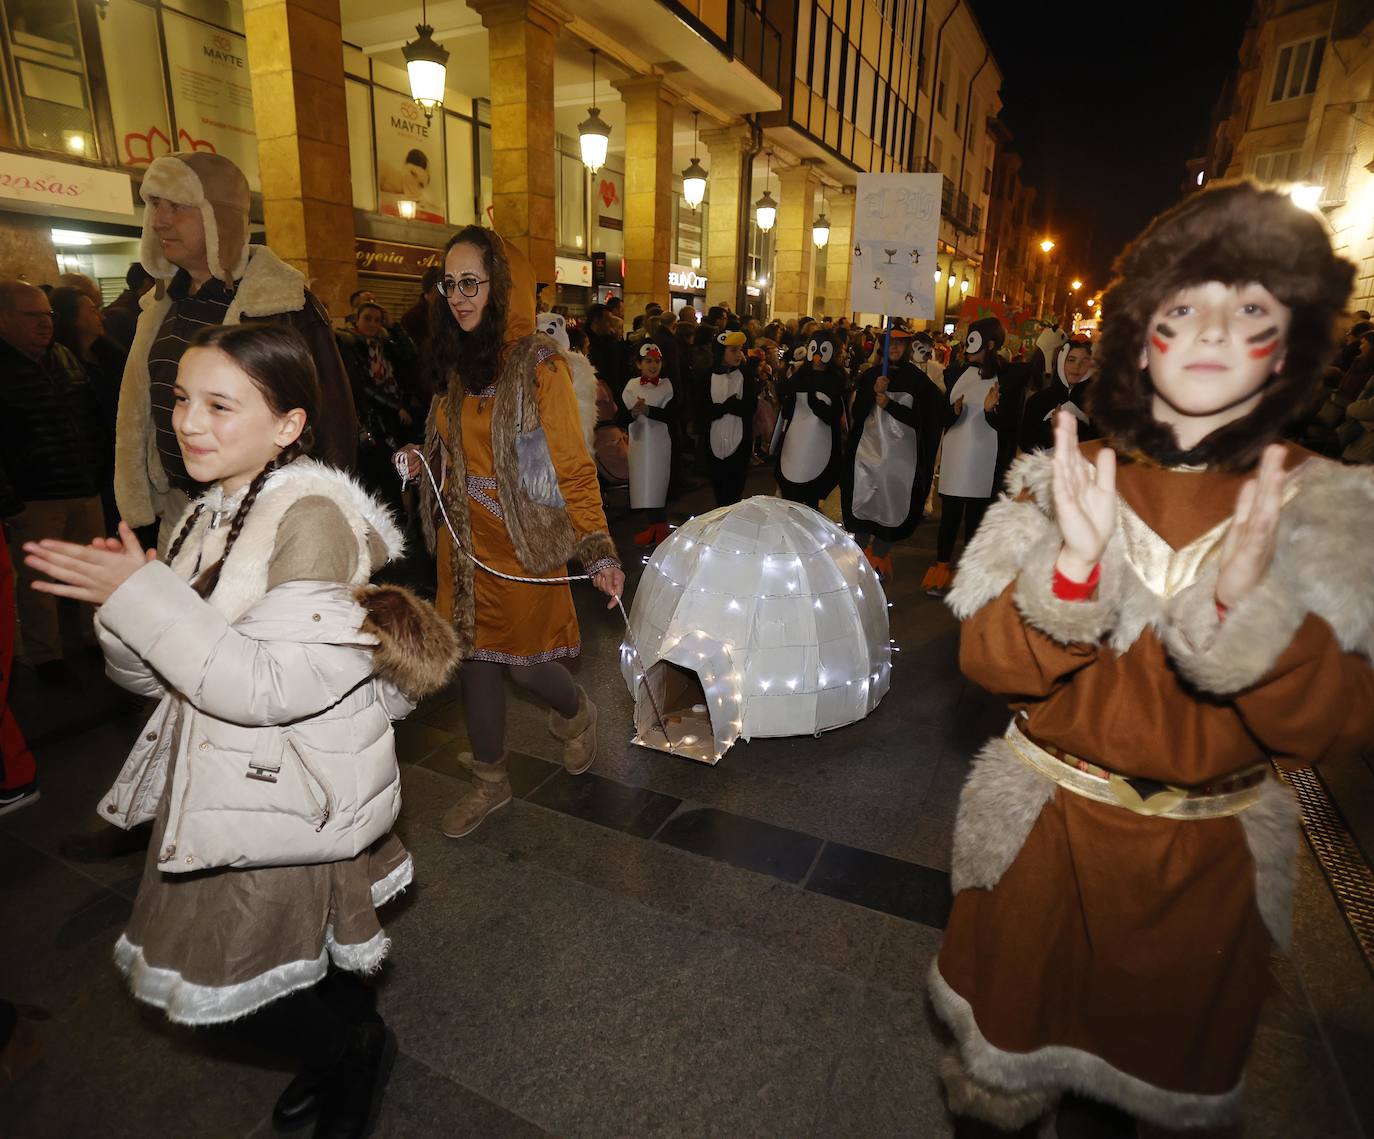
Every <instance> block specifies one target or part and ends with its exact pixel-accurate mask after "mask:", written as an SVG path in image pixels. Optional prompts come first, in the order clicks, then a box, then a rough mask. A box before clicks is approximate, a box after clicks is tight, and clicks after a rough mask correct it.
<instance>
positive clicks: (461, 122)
mask: <svg viewBox="0 0 1374 1139" xmlns="http://www.w3.org/2000/svg"><path fill="white" fill-rule="evenodd" d="M475 129H476V128H475V127H474V126H473V123H472V120H471V119H467V118H464V117H463V116H462V115H454V114H445V115H444V132H445V133H444V153H445V154H446V155H447V156H448V224H449V225H451V226H454V227H457V226H460V225H472V224H473V223H474V222H475V221H476V220H477V159H476V155H475V154H474V153H473V144H474V142H475V136H474V135H473V131H474V130H475Z"/></svg>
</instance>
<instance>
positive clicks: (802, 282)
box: [772, 158, 820, 320]
mask: <svg viewBox="0 0 1374 1139" xmlns="http://www.w3.org/2000/svg"><path fill="white" fill-rule="evenodd" d="M818 165H820V160H819V159H815V158H803V159H802V161H801V165H799V166H794V167H792V168H791V169H790V170H779V171H778V184H779V187H780V193H781V194H782V200H781V201H780V202H779V203H778V224H777V230H776V232H775V235H774V249H775V250H776V253H775V256H774V259H773V312H772V316H773V319H774V320H790V319H791V318H792V317H794V316H802V315H803V314H806V313H807V312H808V311H809V309H810V305H811V255H812V251H813V247H812V244H811V223H812V222H813V221H814V220H815V219H816V190H817V188H818V187H819V186H820V179H819V178H817V177H816V167H817V166H818Z"/></svg>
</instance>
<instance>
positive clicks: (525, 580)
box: [392, 447, 677, 755]
mask: <svg viewBox="0 0 1374 1139" xmlns="http://www.w3.org/2000/svg"><path fill="white" fill-rule="evenodd" d="M411 455H414V456H415V457H416V458H417V459H419V460H420V464H421V466H423V467H424V468H425V474H426V475H428V476H429V485H430V486H431V487H433V488H434V501H435V503H436V504H437V505H438V507H439V514H440V515H441V516H442V517H443V520H444V529H446V530H447V531H448V536H449V537H450V538H451V539H452V540H453V545H454V547H455V548H456V549H459V550H462V551H463V554H464V556H466V557H467V559H468V560H469V561H470V562H472V564H473V565H475V566H477V567H478V568H479V569H481V570H484V571H485V572H486V573H489V574H491V575H492V576H493V577H499V578H501V579H503V580H505V581H515V582H519V583H520V584H522V585H568V584H570V583H571V582H574V581H591V580H592V575H591V574H589V573H579V574H572V575H570V576H567V577H518V576H517V575H515V574H510V573H502V572H501V571H500V570H498V569H492V568H491V566H489V565H487V564H486V563H485V562H484V561H482V560H481V559H480V558H479V557H478V556H477V555H476V554H474V553H473V552H472V551H471V550H469V549H468V548H467V547H466V546H464V545H463V543H462V542H460V541H459V540H458V532H457V531H456V530H454V528H453V522H452V521H451V520H450V519H449V516H448V509H447V508H446V507H445V506H444V496H443V494H442V493H441V492H440V490H439V483H438V482H437V481H436V479H435V478H434V471H433V469H432V468H431V467H430V465H429V459H428V458H426V456H425V453H424V452H423V451H421V450H420V449H419V448H418V447H417V448H416V449H415V450H414V451H397V452H396V454H395V456H394V457H393V459H392V462H393V464H394V465H395V467H396V473H397V474H398V475H400V476H401V489H402V490H405V488H406V486H407V484H409V482H410V479H411V475H410V456H411ZM615 603H616V605H617V606H618V607H619V609H620V616H621V617H622V618H623V619H624V621H625V636H626V639H627V640H628V641H629V642H630V651H631V652H633V653H634V656H635V665H636V666H637V667H638V669H639V682H640V683H641V684H643V685H644V691H645V692H646V693H647V694H648V696H649V703H650V705H651V706H652V707H653V710H654V719H656V720H657V721H658V730H659V731H661V732H662V733H663V738H664V740H665V741H666V742H667V744H668V751H669V753H670V754H672V755H676V754H677V751H676V750H675V749H674V747H673V741H672V737H670V736H669V735H668V725H667V723H666V722H665V721H664V719H663V713H662V712H660V711H659V710H658V701H657V700H656V699H654V690H653V688H652V687H651V686H650V685H649V671H648V669H646V668H645V667H644V659H643V657H641V656H640V655H639V645H638V644H637V643H636V641H635V631H634V629H632V628H631V627H630V615H629V614H628V613H627V612H626V611H625V601H624V598H622V597H621V596H620V595H619V594H616V596H615Z"/></svg>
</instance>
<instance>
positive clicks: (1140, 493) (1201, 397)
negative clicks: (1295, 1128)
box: [928, 183, 1374, 1139]
mask: <svg viewBox="0 0 1374 1139" xmlns="http://www.w3.org/2000/svg"><path fill="white" fill-rule="evenodd" d="M1116 273H1117V276H1116V280H1115V281H1114V282H1113V284H1112V285H1111V288H1110V289H1109V291H1108V293H1107V296H1106V298H1105V300H1104V303H1103V310H1104V311H1105V312H1106V313H1107V317H1106V320H1105V321H1104V323H1103V327H1102V336H1101V340H1100V342H1099V344H1098V351H1097V353H1096V356H1097V359H1098V362H1099V365H1100V370H1099V373H1098V375H1097V378H1096V379H1095V380H1094V381H1093V383H1094V385H1095V387H1094V390H1093V393H1092V399H1091V401H1090V407H1089V412H1090V415H1091V417H1092V420H1093V422H1094V423H1095V424H1096V425H1097V426H1098V427H1099V428H1100V429H1101V430H1102V432H1103V434H1104V436H1105V439H1104V440H1103V441H1102V442H1097V443H1088V444H1085V445H1083V446H1082V447H1081V448H1080V445H1079V442H1078V437H1077V424H1078V421H1077V419H1076V418H1075V417H1074V416H1073V415H1071V414H1070V413H1069V412H1068V411H1066V410H1064V409H1060V410H1059V412H1058V413H1057V419H1056V422H1055V440H1054V444H1055V445H1054V450H1053V452H1052V454H1050V453H1045V452H1038V453H1035V454H1029V455H1025V456H1023V457H1022V458H1020V459H1018V460H1017V462H1016V464H1015V466H1013V468H1012V470H1011V471H1010V473H1009V475H1008V478H1007V485H1006V494H1005V496H1004V497H1003V498H1002V499H1001V500H1000V501H999V502H997V503H996V504H995V505H993V506H992V507H991V508H990V509H989V510H988V512H987V516H986V518H985V519H984V521H983V525H982V526H981V527H980V529H979V531H978V533H977V535H976V536H975V537H974V539H973V541H972V543H971V544H970V545H969V547H968V549H967V550H966V551H965V554H964V557H963V559H962V560H961V562H960V566H959V576H958V578H957V580H956V582H955V585H954V589H953V591H952V592H951V593H950V595H949V605H950V608H951V609H952V610H953V611H954V612H955V614H956V615H957V616H958V617H959V618H960V619H961V620H962V621H963V623H964V624H963V629H962V638H961V643H960V658H959V659H960V664H961V666H962V668H963V670H964V672H965V674H966V675H967V676H969V677H970V679H972V680H973V681H974V682H975V683H978V684H981V685H983V686H984V687H985V688H987V689H989V690H990V691H993V692H997V693H1000V694H1003V695H1005V696H1006V697H1007V699H1008V701H1009V702H1010V705H1011V708H1012V710H1013V713H1014V715H1013V719H1012V721H1011V724H1010V725H1009V726H1008V727H1007V729H1006V731H1005V732H1004V733H1002V734H1001V735H999V736H997V737H995V738H994V739H993V740H992V741H990V742H989V743H988V744H987V745H986V746H985V747H984V748H983V750H982V752H981V754H980V755H979V757H978V759H977V760H976V761H975V763H974V765H973V767H972V770H971V771H970V774H969V778H968V782H967V783H966V785H965V786H964V789H963V792H962V794H961V795H960V799H959V811H958V815H957V818H956V821H955V830H954V854H953V860H952V866H951V885H952V887H953V890H954V905H953V909H952V912H951V914H950V918H949V922H948V925H947V927H946V930H945V938H944V944H943V945H942V946H941V949H940V953H939V956H938V958H937V960H936V961H935V962H934V964H933V966H932V968H931V971H930V974H929V978H928V983H929V988H928V992H929V994H930V1000H931V1002H932V1004H933V1006H934V1009H935V1011H936V1013H937V1014H938V1015H939V1017H940V1019H941V1020H942V1021H943V1022H944V1023H945V1025H946V1026H947V1028H948V1029H949V1030H950V1033H951V1035H952V1036H953V1047H952V1049H951V1050H950V1052H949V1053H948V1054H947V1055H946V1057H945V1058H944V1061H943V1063H942V1065H941V1075H942V1077H943V1078H944V1081H945V1085H946V1090H947V1091H948V1093H949V1100H950V1106H951V1108H952V1109H953V1111H954V1112H955V1113H956V1115H959V1116H961V1117H966V1122H965V1123H961V1125H960V1126H959V1127H958V1128H957V1129H956V1134H959V1135H965V1134H967V1135H982V1134H987V1132H986V1131H985V1130H983V1129H982V1127H981V1126H980V1125H978V1124H976V1123H968V1122H967V1120H977V1121H983V1124H984V1125H986V1124H992V1125H994V1126H996V1127H998V1128H1001V1129H1002V1130H1004V1131H1018V1129H1021V1132H1022V1133H1023V1134H1025V1135H1028V1136H1029V1135H1032V1134H1034V1133H1035V1131H1036V1128H1037V1124H1038V1123H1039V1122H1040V1121H1043V1119H1044V1117H1045V1116H1046V1115H1048V1114H1049V1113H1052V1112H1053V1111H1054V1109H1055V1105H1056V1103H1057V1101H1058V1100H1059V1098H1060V1097H1061V1096H1062V1095H1064V1094H1065V1093H1066V1092H1077V1093H1079V1094H1082V1095H1087V1096H1090V1097H1092V1098H1093V1099H1096V1100H1099V1101H1102V1102H1104V1103H1107V1104H1111V1105H1113V1106H1115V1107H1116V1108H1118V1109H1119V1110H1121V1111H1123V1112H1125V1113H1127V1114H1129V1115H1131V1116H1134V1117H1135V1118H1136V1119H1137V1120H1138V1121H1139V1122H1140V1131H1139V1133H1140V1135H1142V1136H1163V1135H1176V1134H1179V1133H1184V1134H1187V1135H1196V1136H1198V1137H1199V1139H1200V1137H1201V1136H1202V1135H1204V1134H1205V1135H1226V1136H1234V1135H1238V1134H1239V1133H1240V1132H1239V1124H1240V1122H1241V1118H1242V1113H1243V1102H1242V1101H1243V1095H1244V1070H1245V1062H1246V1057H1247V1055H1248V1053H1249V1051H1250V1046H1251V1042H1252V1040H1253V1037H1254V1033H1255V1028H1256V1025H1257V1023H1258V1021H1259V1016H1260V1011H1261V1006H1262V1003H1263V1000H1264V997H1265V994H1266V992H1267V991H1268V989H1269V987H1270V954H1271V953H1272V952H1273V951H1274V949H1275V947H1277V948H1278V951H1279V952H1282V951H1283V950H1284V948H1285V946H1286V943H1287V939H1288V933H1289V924H1290V909H1291V904H1292V897H1293V885H1294V873H1295V865H1294V855H1295V848H1296V842H1297V806H1296V804H1295V803H1294V801H1293V798H1292V796H1291V794H1290V793H1289V792H1288V791H1287V790H1286V789H1285V788H1284V786H1283V785H1282V784H1281V783H1280V782H1279V781H1278V780H1277V779H1276V778H1275V777H1274V774H1273V772H1272V771H1271V769H1270V763H1271V761H1272V762H1275V763H1277V764H1278V765H1280V766H1283V767H1295V766H1302V765H1307V764H1312V763H1315V762H1318V761H1335V760H1338V759H1341V758H1345V757H1351V758H1353V757H1354V756H1357V755H1359V754H1360V753H1361V752H1362V751H1364V750H1366V749H1368V748H1369V746H1370V744H1371V742H1374V667H1371V658H1372V657H1374V546H1372V545H1371V544H1370V543H1368V542H1364V543H1360V542H1351V540H1350V536H1351V535H1352V534H1357V533H1360V532H1362V531H1363V530H1364V529H1365V528H1366V526H1367V520H1368V518H1369V517H1370V512H1371V510H1374V477H1371V475H1370V473H1369V472H1367V471H1365V470H1362V469H1359V468H1352V467H1342V466H1340V465H1339V464H1337V463H1332V462H1328V461H1326V460H1324V459H1320V458H1317V457H1315V456H1313V455H1310V454H1309V453H1307V452H1304V451H1303V450H1301V449H1300V448H1298V447H1296V446H1294V445H1292V444H1286V443H1281V442H1280V440H1281V439H1282V437H1283V432H1284V430H1285V429H1286V427H1287V426H1288V424H1289V423H1290V422H1291V421H1292V420H1293V418H1295V417H1296V416H1299V415H1301V414H1302V412H1303V410H1304V408H1306V407H1307V406H1308V405H1309V403H1310V399H1311V396H1312V394H1313V392H1314V391H1315V390H1316V386H1317V384H1318V383H1319V382H1320V375H1321V371H1322V369H1323V368H1324V367H1325V365H1326V362H1327V360H1328V359H1329V358H1330V352H1331V340H1332V328H1333V325H1334V319H1335V317H1336V315H1337V314H1338V313H1339V312H1340V311H1341V309H1342V307H1343V306H1344V304H1345V301H1346V298H1347V296H1348V294H1349V290H1350V285H1351V281H1352V279H1353V277H1354V267H1353V266H1352V265H1350V264H1349V263H1348V262H1346V261H1344V260H1341V259H1340V258H1338V257H1337V256H1336V255H1335V254H1334V253H1333V252H1332V249H1331V242H1330V239H1329V238H1328V237H1327V234H1326V231H1325V229H1324V228H1323V226H1322V223H1321V222H1320V221H1318V220H1317V219H1316V218H1314V217H1313V216H1312V215H1310V214H1308V213H1307V212H1305V211H1304V210H1301V209H1299V208H1297V207H1296V206H1294V205H1293V204H1292V202H1290V201H1289V200H1288V198H1287V196H1286V195H1283V194H1279V193H1276V192H1274V191H1269V190H1261V189H1259V188H1257V187H1255V186H1253V185H1250V184H1245V183H1242V184H1237V185H1230V186H1222V187H1219V188H1216V189H1210V190H1206V191H1203V192H1202V193H1199V194H1194V195H1191V196H1190V197H1188V198H1186V199H1184V201H1183V202H1182V203H1181V204H1180V205H1178V206H1176V207H1175V208H1174V209H1172V210H1170V211H1169V212H1168V213H1166V214H1164V215H1162V216H1161V217H1159V218H1157V219H1156V220H1155V221H1154V222H1153V223H1152V224H1151V225H1150V227H1149V228H1148V229H1147V230H1146V231H1145V233H1143V234H1142V235H1141V236H1140V237H1139V238H1138V239H1137V240H1136V241H1135V242H1134V243H1133V244H1132V245H1130V246H1129V247H1128V248H1127V249H1126V251H1125V252H1124V253H1123V254H1122V256H1121V257H1120V259H1119V260H1118V262H1117V265H1116Z"/></svg>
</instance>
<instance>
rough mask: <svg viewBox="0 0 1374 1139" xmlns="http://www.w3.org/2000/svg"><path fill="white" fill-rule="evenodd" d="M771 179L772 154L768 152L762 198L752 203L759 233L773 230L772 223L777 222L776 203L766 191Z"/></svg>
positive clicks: (769, 192)
mask: <svg viewBox="0 0 1374 1139" xmlns="http://www.w3.org/2000/svg"><path fill="white" fill-rule="evenodd" d="M772 179H773V152H772V151H771V150H770V151H769V152H768V173H767V174H765V175H764V180H763V197H761V198H760V199H759V200H758V201H757V202H755V203H754V221H755V222H757V223H758V227H759V230H760V232H762V233H767V232H768V231H769V230H770V229H772V228H773V223H774V222H776V221H777V220H778V203H777V201H776V200H775V199H774V197H773V195H772V193H771V191H769V189H768V183H769V182H771V181H772Z"/></svg>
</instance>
